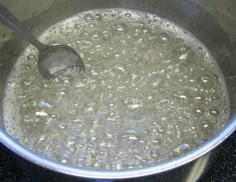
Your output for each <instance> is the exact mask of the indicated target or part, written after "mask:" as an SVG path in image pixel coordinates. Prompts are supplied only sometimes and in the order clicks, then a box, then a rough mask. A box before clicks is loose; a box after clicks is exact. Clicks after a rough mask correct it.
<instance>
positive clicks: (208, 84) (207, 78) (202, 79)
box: [198, 74, 214, 88]
mask: <svg viewBox="0 0 236 182" xmlns="http://www.w3.org/2000/svg"><path fill="white" fill-rule="evenodd" d="M198 83H200V84H201V85H202V86H203V87H205V88H212V86H213V85H214V80H213V78H212V76H211V75H209V74H203V75H201V76H199V77H198Z"/></svg>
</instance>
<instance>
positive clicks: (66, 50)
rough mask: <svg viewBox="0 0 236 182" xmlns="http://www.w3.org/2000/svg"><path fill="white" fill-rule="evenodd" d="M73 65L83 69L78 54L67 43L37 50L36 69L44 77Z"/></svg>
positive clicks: (48, 77) (50, 76)
mask: <svg viewBox="0 0 236 182" xmlns="http://www.w3.org/2000/svg"><path fill="white" fill-rule="evenodd" d="M73 67H78V68H79V70H84V62H83V61H82V58H81V57H80V56H79V54H77V52H76V51H75V50H74V49H73V48H71V47H69V46H67V45H55V46H48V47H47V48H46V49H45V50H42V51H40V52H39V60H38V69H39V72H40V73H41V74H42V75H43V76H44V77H45V78H46V79H50V78H52V77H55V76H57V75H58V74H60V73H61V72H63V71H65V70H67V69H69V68H73Z"/></svg>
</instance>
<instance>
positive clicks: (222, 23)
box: [0, 0, 236, 181]
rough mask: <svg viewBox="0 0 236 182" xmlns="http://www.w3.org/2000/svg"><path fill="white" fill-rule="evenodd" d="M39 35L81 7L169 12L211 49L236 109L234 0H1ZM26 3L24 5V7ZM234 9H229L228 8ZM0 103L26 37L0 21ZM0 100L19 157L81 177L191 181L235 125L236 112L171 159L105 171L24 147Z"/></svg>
mask: <svg viewBox="0 0 236 182" xmlns="http://www.w3.org/2000/svg"><path fill="white" fill-rule="evenodd" d="M1 2H2V3H3V4H5V5H6V6H7V7H9V9H11V10H12V11H13V12H14V13H15V14H16V15H17V16H18V17H19V18H20V19H22V20H25V24H26V25H27V26H28V27H30V28H31V29H32V30H33V31H34V33H35V34H36V35H37V34H39V33H40V32H42V31H43V30H45V29H46V28H48V27H49V26H50V25H53V24H55V23H56V22H58V21H60V20H62V19H64V18H66V17H69V16H72V15H73V14H76V13H78V12H81V11H85V10H89V9H95V8H126V9H134V10H141V11H145V12H150V13H154V14H157V15H159V16H161V17H165V18H168V19H170V20H172V21H174V22H176V23H177V24H179V25H180V26H182V27H184V28H186V29H187V30H189V31H190V32H192V33H193V34H194V35H195V36H196V37H197V38H198V39H199V40H201V41H202V42H203V43H204V44H205V45H206V47H207V48H208V49H209V50H210V52H211V53H212V55H213V56H214V57H215V59H216V60H217V61H218V64H219V66H220V68H221V70H222V72H223V74H224V76H225V80H226V83H227V87H228V91H229V95H230V101H231V113H236V112H235V111H236V61H235V59H236V48H235V43H233V41H235V40H236V35H235V29H236V18H235V17H236V14H234V17H233V9H232V8H235V7H236V3H235V2H234V1H230V0H227V1H220V0H217V1H214V3H213V4H212V3H211V2H213V1H211V0H207V1H194V0H183V1H179V0H54V1H53V0H50V1H49V0H42V1H36V0H35V1H31V0H22V1H21V2H19V1H14V2H13V1H10V2H9V1H5V0H1ZM25 7H27V9H26V8H25ZM231 11H232V13H231ZM0 33H1V34H0V35H1V36H2V37H1V42H0V43H1V45H0V46H1V50H0V103H2V99H3V97H4V95H3V93H4V85H5V84H6V78H7V76H8V74H9V72H10V70H11V68H12V66H13V65H14V63H15V61H16V58H17V56H18V55H19V53H20V52H21V50H22V49H23V48H24V47H25V46H26V42H24V41H22V40H21V39H20V38H17V37H16V36H15V35H13V34H12V33H11V32H10V31H9V30H7V29H6V28H4V27H2V26H1V27H0ZM1 107H2V104H1V105H0V141H1V143H2V144H4V145H5V146H7V147H8V148H9V149H10V150H12V151H13V152H15V153H16V154H18V155H20V156H22V157H23V158H25V159H27V160H29V161H31V162H33V163H36V164H38V165H40V166H43V167H45V168H48V169H51V170H54V171H58V172H61V173H64V174H70V175H75V176H80V177H89V178H101V179H104V178H105V179H121V178H132V177H140V176H146V175H151V174H157V173H158V174H159V176H158V177H159V179H160V180H165V181H168V180H170V181H173V176H174V177H175V181H183V180H184V181H195V180H197V179H198V178H199V177H200V176H201V174H202V173H203V172H204V171H205V169H206V167H207V164H208V163H209V161H210V159H212V157H213V156H214V155H211V153H210V151H211V150H212V149H213V148H215V147H216V146H217V145H219V144H220V143H221V142H222V141H223V140H225V139H226V138H227V137H228V136H229V135H230V134H231V133H232V132H233V131H234V130H235V128H236V117H234V116H233V114H232V116H231V120H230V121H229V122H228V123H227V124H226V126H225V127H224V128H223V129H222V130H221V131H219V132H218V133H217V134H216V135H215V136H212V137H211V138H210V139H209V140H208V141H206V142H205V143H203V144H202V145H200V146H198V147H197V148H195V149H193V150H192V151H190V152H188V153H186V154H185V155H183V156H180V157H177V158H175V159H172V160H169V161H165V162H161V163H158V164H157V165H155V166H151V167H145V168H140V169H132V170H121V171H108V170H95V169H85V168H76V167H72V166H68V165H64V164H61V163H57V162H55V161H52V160H49V159H46V158H44V157H42V156H40V155H39V154H37V153H34V152H32V151H30V150H29V149H27V148H26V147H25V146H23V145H21V144H20V143H18V142H17V140H15V139H13V138H12V137H11V136H9V135H8V134H7V133H6V132H5V130H4V124H3V117H2V108H1Z"/></svg>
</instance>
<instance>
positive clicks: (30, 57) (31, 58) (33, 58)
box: [27, 54, 37, 61]
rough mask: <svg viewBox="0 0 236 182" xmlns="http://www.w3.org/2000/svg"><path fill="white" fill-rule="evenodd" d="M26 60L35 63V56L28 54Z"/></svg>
mask: <svg viewBox="0 0 236 182" xmlns="http://www.w3.org/2000/svg"><path fill="white" fill-rule="evenodd" d="M27 60H29V61H36V60H37V58H36V56H35V55H34V54H29V55H28V56H27Z"/></svg>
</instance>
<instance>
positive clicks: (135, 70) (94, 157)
mask: <svg viewBox="0 0 236 182" xmlns="http://www.w3.org/2000/svg"><path fill="white" fill-rule="evenodd" d="M40 40H41V41H43V42H44V43H46V44H50V45H52V44H68V45H69V46H71V47H73V48H74V49H75V50H76V51H77V52H78V53H79V54H80V56H81V57H82V58H83V60H84V62H85V67H86V71H85V73H79V72H78V71H76V70H69V71H68V72H66V73H65V74H64V75H63V76H60V77H58V78H55V79H52V80H45V79H44V78H43V77H42V76H41V75H40V74H39V72H38V69H37V56H38V55H37V51H36V50H35V48H33V47H32V46H28V47H27V48H26V49H25V50H24V51H23V52H22V55H21V56H20V57H19V59H18V60H17V63H16V65H15V67H14V69H13V70H12V72H11V75H10V77H9V79H8V84H7V87H6V92H5V94H6V97H5V100H4V121H5V127H6V129H7V131H8V132H9V133H10V134H11V135H12V136H14V137H15V138H17V139H19V141H20V142H21V143H23V144H25V145H26V146H28V147H29V148H31V149H33V150H34V151H37V152H39V153H42V154H44V155H45V156H47V157H48V158H50V159H54V160H57V161H60V162H62V163H68V164H71V165H75V166H81V167H95V168H105V169H114V170H120V169H124V168H135V167H141V166H147V165H152V164H156V163H157V162H159V161H163V160H167V159H171V158H174V157H176V156H179V155H182V154H184V153H185V152H187V151H189V150H191V149H192V148H194V147H195V146H197V145H199V144H200V143H202V142H203V141H205V140H206V139H207V138H209V136H212V135H213V134H214V133H215V132H217V131H218V130H219V129H220V128H222V127H223V126H224V124H225V122H226V121H227V119H228V117H229V101H228V96H227V90H226V88H225V84H224V81H223V78H222V75H221V73H220V71H219V69H218V67H217V65H216V64H215V61H214V59H213V58H212V57H211V55H210V53H209V52H208V50H207V49H206V48H205V47H204V45H202V43H201V42H199V41H198V40H197V39H196V38H195V37H193V36H192V35H191V34H190V33H189V32H187V31H186V30H183V29H181V28H180V27H178V26H177V25H176V24H174V23H173V22H169V21H168V20H165V19H161V18H159V17H157V16H155V15H152V14H146V13H142V12H135V11H129V10H116V9H113V10H93V11H88V12H84V13H81V14H78V15H76V16H74V17H71V18H69V19H67V20H64V21H62V22H59V23H58V24H56V25H54V26H52V27H50V28H49V29H48V30H46V31H45V32H44V33H43V34H42V35H41V37H40Z"/></svg>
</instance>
